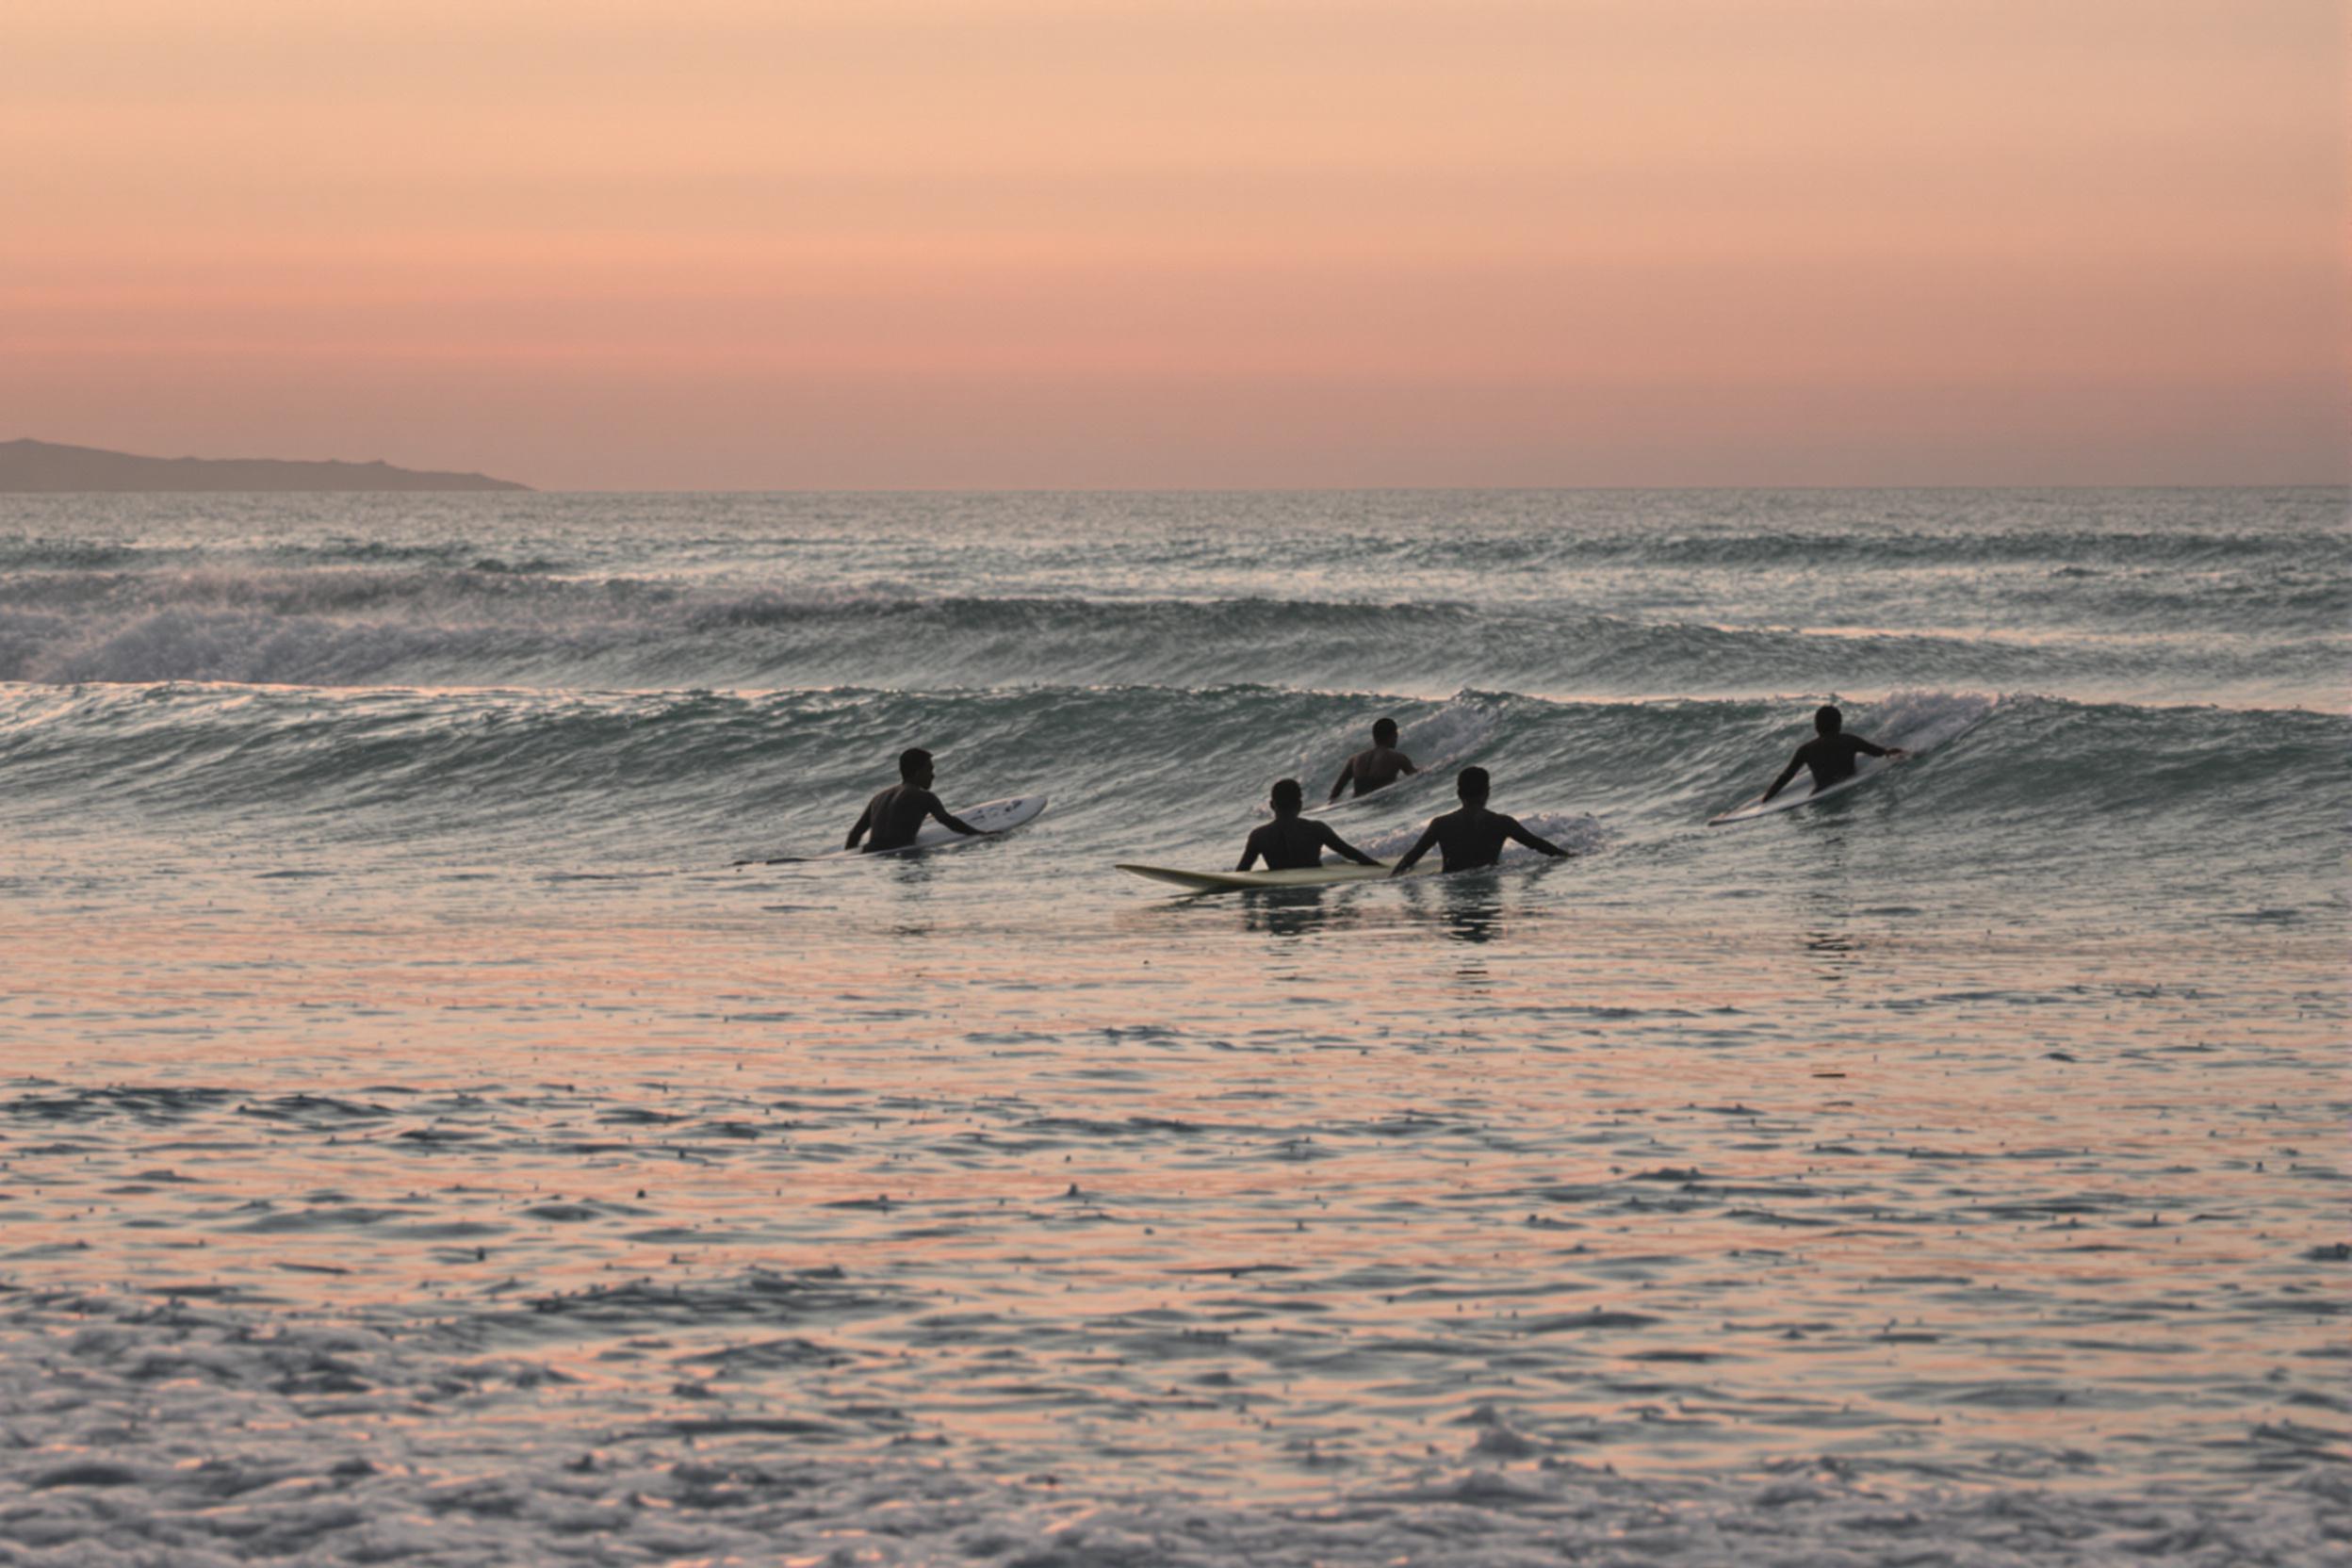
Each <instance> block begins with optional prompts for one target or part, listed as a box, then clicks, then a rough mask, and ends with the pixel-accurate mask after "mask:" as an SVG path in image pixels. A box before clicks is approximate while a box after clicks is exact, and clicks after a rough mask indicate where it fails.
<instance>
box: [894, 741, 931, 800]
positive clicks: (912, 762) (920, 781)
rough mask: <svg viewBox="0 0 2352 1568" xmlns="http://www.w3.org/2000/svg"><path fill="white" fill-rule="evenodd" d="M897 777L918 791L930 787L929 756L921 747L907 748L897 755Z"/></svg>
mask: <svg viewBox="0 0 2352 1568" xmlns="http://www.w3.org/2000/svg"><path fill="white" fill-rule="evenodd" d="M898 776H899V777H901V778H903V779H905V780H906V781H907V783H909V784H912V785H913V786H915V788H917V789H919V790H927V789H929V788H930V787H931V754H930V753H929V752H927V751H925V750H923V748H922V747H921V746H908V747H907V749H906V750H905V751H902V752H900V753H899V754H898Z"/></svg>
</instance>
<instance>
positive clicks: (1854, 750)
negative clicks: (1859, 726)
mask: <svg viewBox="0 0 2352 1568" xmlns="http://www.w3.org/2000/svg"><path fill="white" fill-rule="evenodd" d="M1910 755H1911V754H1910V753H1909V752H1907V751H1905V750H1903V748H1902V747H1901V746H1882V745H1879V744H1876V743H1873V742H1870V741H1866V740H1864V739H1863V738H1862V737H1861V736H1859V735H1849V734H1847V733H1846V716H1845V715H1844V714H1843V713H1840V712H1839V711H1838V708H1837V705H1836V704H1834V703H1823V704H1822V705H1821V707H1820V708H1818V709H1816V710H1815V711H1814V713H1813V738H1812V739H1811V740H1809V741H1807V742H1805V744H1803V745H1801V746H1799V747H1798V748H1797V754H1796V755H1795V756H1794V757H1791V758H1790V759H1789V765H1788V766H1787V767H1785V768H1783V769H1781V770H1780V776H1779V777H1778V778H1775V779H1773V780H1772V788H1771V789H1769V790H1767V791H1765V792H1764V794H1763V796H1762V799H1760V800H1758V801H1757V803H1756V804H1758V805H1759V806H1760V805H1762V804H1763V802H1764V801H1766V800H1770V799H1772V797H1773V796H1774V795H1776V794H1778V793H1780V792H1781V791H1782V790H1784V789H1786V788H1787V787H1788V785H1789V780H1790V779H1792V778H1794V777H1796V776H1797V770H1798V769H1799V768H1811V769H1812V770H1813V792H1814V793H1816V794H1819V793H1820V792H1821V791H1823V790H1826V789H1828V788H1829V787H1830V786H1831V785H1832V784H1842V783H1844V782H1845V781H1846V780H1847V779H1849V778H1852V777H1853V776H1854V768H1855V766H1856V764H1855V762H1854V758H1855V757H1857V756H1860V757H1890V758H1892V759H1894V760H1896V761H1898V762H1900V761H1902V760H1903V759H1904V758H1906V757H1908V756H1910Z"/></svg>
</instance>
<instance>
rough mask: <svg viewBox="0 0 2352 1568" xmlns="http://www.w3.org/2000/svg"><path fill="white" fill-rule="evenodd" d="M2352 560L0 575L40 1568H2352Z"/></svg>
mask: <svg viewBox="0 0 2352 1568" xmlns="http://www.w3.org/2000/svg"><path fill="white" fill-rule="evenodd" d="M2346 500H2347V498H2346V495H2345V494H2344V492H2343V491H2333V490H2310V489H2281V490H2252V489H2247V490H2228V491H2186V490H2154V491H2084V490H2070V491H2048V492H2027V491H1941V492H1936V491H1896V492H1858V491H1839V492H1814V493H1799V492H1772V493H1763V492H1738V491H1708V492H1632V491H1613V492H1551V493H1539V492H1511V493H1478V492H1463V493H1443V492H1415V493H1379V494H1335V493H1326V494H1284V495H1253V494H1235V495H1211V494H1197V495H1132V496H1121V495H1021V496H1011V495H1004V496H997V495H991V496H953V495H906V496H879V495H857V496H667V497H629V496H562V495H524V496H504V495H497V496H464V497H454V496H453V497H397V496H376V497H370V496H352V497H336V496H279V497H260V496H255V497H242V496H203V497H195V496H189V497H97V496H81V497H74V496H67V497H42V498H0V1563H40V1564H52V1563H58V1564H62V1563H120V1564H172V1565H183V1564H185V1565H196V1568H203V1565H210V1564H229V1563H239V1564H241V1563H253V1562H269V1563H291V1562H302V1563H341V1562H351V1563H362V1562H365V1563H392V1562H398V1563H411V1564H484V1565H488V1564H515V1563H536V1562H597V1563H607V1562H612V1563H635V1562H643V1563H726V1562H745V1563H753V1562H762V1563H763V1562H778V1561H785V1562H795V1563H809V1564H864V1563H901V1562H939V1561H947V1562H957V1563H971V1564H986V1565H1000V1564H1001V1565H1005V1568H1088V1565H1100V1568H1113V1565H1118V1568H1139V1565H1145V1564H1155V1563H1184V1564H1194V1563H1197V1564H1227V1563H1237V1562H1251V1563H1268V1564H1301V1565H1303V1564H1308V1563H1332V1564H1341V1563H1347V1564H1353V1563H1364V1564H1372V1563H1380V1564H1406V1563H1430V1564H1520V1563H1533V1562H1560V1561H1569V1562H1576V1563H1583V1564H1619V1563H1622V1564H1645V1565H1674V1564H1686V1563H1731V1562H1739V1563H1789V1564H1798V1563H1802V1564H1808V1565H1809V1564H1856V1565H1859V1564H1889V1563H1903V1564H1946V1563H1949V1564H1995V1563H2004V1564H2005V1563H2034V1564H2050V1563H2083V1564H2093V1563H2097V1564H2105V1563H2116V1564H2122V1563H2131V1564H2155V1565H2173V1564H2199V1565H2205V1564H2210V1565H2213V1568H2224V1565H2229V1568H2236V1565H2245V1564H2262V1563H2280V1564H2320V1563H2323V1562H2341V1561H2343V1560H2344V1555H2345V1553H2346V1552H2347V1550H2348V1549H2352V1471H2348V1470H2347V1431H2348V1430H2352V1378H2348V1377H2347V1374H2352V1292H2348V1291H2347V1284H2352V1230H2348V1228H2347V1206H2346V1200H2347V1197H2352V1188H2347V1185H2346V1180H2347V1171H2348V1162H2347V1149H2346V1144H2345V1137H2344V1135H2345V1119H2346V1112H2347V1108H2348V1105H2352V1087H2347V1083H2346V1074H2345V1055H2344V1043H2345V1021H2346V1016H2345V1015H2346V1006H2345V1003H2346V995H2345V986H2344V979H2345V968H2344V962H2345V937H2346V926H2347V918H2346V917H2347V909H2346V897H2345V884H2344V826H2345V824H2346V820H2347V815H2348V813H2352V788H2348V787H2347V784H2348V780H2347V774H2346V769H2345V760H2346V746H2347V743H2352V721H2348V720H2347V718H2346V714H2345V695H2346V674H2347V671H2348V670H2352V662H2348V660H2352V553H2348V552H2347V550H2346V544H2347V529H2346V526H2345V515H2346ZM1832 698H1834V699H1836V700H1838V701H1839V702H1840V703H1842V704H1843V705H1844V707H1845V710H1846V713H1847V715H1848V724H1849V727H1850V728H1852V729H1854V730H1855V731H1858V732H1859V733H1861V734H1863V735H1866V736H1869V737H1870V738H1872V739H1874V740H1877V741H1880V742H1882V743H1891V744H1901V745H1908V746H1910V747H1912V748H1913V749H1914V750H1915V751H1917V752H1918V753H1919V755H1918V756H1917V757H1915V759H1914V760H1912V761H1910V762H1908V763H1905V764H1903V765H1901V766H1899V767H1897V768H1894V769H1892V770H1890V771H1889V772H1888V773H1887V775H1886V776H1884V777H1882V778H1879V779H1876V780H1873V781H1872V782H1870V783H1868V784H1865V785H1863V786H1862V787H1860V788H1858V789H1855V790H1854V791H1852V792H1846V793H1844V794H1842V795H1840V796H1839V797H1838V799H1836V800H1834V801H1824V802H1821V803H1819V804H1817V805H1813V806H1809V807H1805V808H1803V809H1796V810H1793V811H1789V812H1786V813H1782V814H1779V815H1776V816H1773V817H1771V818H1768V819H1765V820H1762V821H1758V822H1755V823H1751V824H1745V825H1737V826H1732V827H1725V828H1719V829H1710V828H1709V827H1707V825H1706V823H1707V818H1708V817H1709V816H1711V815H1713V814H1714V813H1716V812H1718V811H1721V810H1723V809H1726V808H1728V807H1731V806H1734V805H1736V804H1738V803H1740V801H1742V800H1744V799H1746V798H1748V797H1750V796H1752V795H1754V794H1755V793H1756V792H1757V791H1758V790H1759V789H1761V787H1762V786H1763V785H1764V784H1765V783H1766V782H1768V781H1769V779H1770V778H1771V776H1772V775H1773V773H1775V772H1776V771H1777V770H1778V768H1779V767H1780V765H1781V764H1782V763H1783V761H1785V760H1786V759H1787V758H1788V756H1789V752H1790V750H1791V749H1792V748H1793V747H1794V746H1795V745H1796V744H1797V743H1799V742H1800V741H1802V740H1803V739H1804V738H1805V736H1806V734H1807V733H1808V732H1809V722H1810V715H1811V712H1812V711H1813V709H1814V707H1815V706H1816V705H1817V704H1819V703H1821V702H1822V701H1824V700H1829V699H1832ZM1384 714H1385V715H1393V716H1394V717H1395V718H1396V719H1397V722H1398V723H1399V725H1400V726H1401V727H1402V728H1403V736H1404V739H1403V743H1404V746H1405V749H1406V750H1407V751H1408V752H1409V753H1411V754H1412V755H1413V757H1414V758H1416V759H1417V760H1420V761H1421V762H1422V763H1423V764H1424V765H1425V768H1426V772H1425V773H1424V774H1423V775H1422V776H1417V777H1415V778H1413V779H1410V780H1407V781H1405V782H1404V783H1401V784H1399V785H1398V786H1397V787H1396V788H1394V789H1393V790H1391V791H1388V792H1382V793H1380V794H1379V795H1376V796H1374V797H1372V798H1370V799H1367V800H1365V801H1364V802H1361V803H1357V804H1352V805H1348V806H1346V807H1343V808H1342V809H1339V810H1338V811H1336V812H1335V813H1334V814H1333V815H1332V816H1331V819H1330V820H1331V822H1332V823H1333V825H1335V826H1337V827H1338V828H1339V829H1340V831H1341V832H1342V833H1344V834H1346V835H1347V836H1348V837H1349V838H1350V839H1351V840H1353V841H1356V842H1357V843H1359V844H1361V845H1362V846H1364V848H1366V849H1367V850H1371V851H1374V852H1391V853H1393V852H1395V851H1396V850H1397V849H1399V848H1401V847H1402V846H1403V845H1404V844H1406V843H1407V842H1409V841H1410V840H1411V838H1412V836H1413V834H1414V833H1415V832H1416V831H1417V829H1418V826H1419V825H1420V824H1421V823H1423V822H1424V821H1426V819H1427V818H1428V817H1429V816H1430V815H1431V814H1432V813H1434V812H1436V811H1438V810H1441V809H1445V808H1446V805H1447V804H1448V802H1449V797H1450V792H1451V778H1452V775H1453V773H1454V772H1455V770H1456V769H1458V768H1459V767H1461V766H1463V765H1466V764H1468V763H1473V762H1475V763H1478V764H1479V765H1481V766H1484V767H1486V768H1488V769H1489V770H1490V771H1491V772H1492V773H1493V775H1494V778H1495V805H1496V807H1497V808H1499V809H1503V810H1506V811H1511V812H1514V813H1517V814H1519V815H1520V816H1522V817H1523V818H1524V819H1525V820H1526V821H1527V822H1528V823H1529V824H1530V825H1533V826H1535V827H1536V828H1537V830H1538V831H1540V832H1543V833H1544V834H1546V835H1547V836H1550V837H1553V838H1556V839H1557V840H1559V841H1560V842H1561V843H1563V844H1566V845H1569V846H1571V847H1573V848H1575V849H1576V850H1577V851H1578V852H1579V853H1578V854H1577V855H1576V857H1574V858H1570V859H1567V860H1563V861H1558V862H1545V863H1537V864H1528V863H1526V862H1525V861H1523V860H1520V859H1518V858H1513V859H1511V860H1508V861H1507V862H1506V864H1505V865H1504V866H1503V867H1502V868H1500V869H1499V870H1495V871H1490V872H1483V873H1474V874H1464V875H1459V876H1453V877H1436V878H1429V879H1424V880H1418V881H1413V882H1410V883H1398V884H1380V883H1374V884H1361V885H1355V886H1349V887H1345V888H1337V889H1331V890H1323V891H1312V890H1310V891H1303V892H1296V891H1295V892H1287V893H1282V894H1250V895H1239V896H1227V897H1209V898H1190V899H1187V898H1184V897H1177V896H1170V895H1171V893H1172V890H1170V889H1168V888H1166V887H1163V886H1159V885H1155V884H1150V883H1146V882H1143V881H1141V880H1138V879H1135V878H1133V877H1130V876H1126V875H1124V874H1119V873H1118V872H1116V871H1115V870H1113V869H1112V868H1113V863H1114V862H1116V861H1121V860H1146V861H1152V862H1157V863H1162V864H1168V865H1177V866H1189V867H1201V868H1212V869H1214V868H1222V867H1226V866H1230V865H1231V864H1232V862H1233V858H1235V856H1236V854H1237V852H1238V850H1239V846H1240V841H1241V840H1242V838H1243V836H1244V835H1245V834H1246V833H1247V832H1248V831H1249V829H1250V827H1252V826H1253V825H1256V824H1257V823H1258V822H1260V821H1262V820H1264V817H1263V812H1264V808H1263V807H1262V805H1261V803H1262V802H1263V801H1264V799H1265V797H1266V790H1267V787H1268V786H1269V785H1270V784H1271V783H1272V781H1273V780H1274V779H1276V778H1278V777H1281V776H1297V777H1299V778H1300V779H1301V780H1302V781H1303V782H1304V783H1305V785H1306V788H1307V790H1308V792H1309V794H1310V796H1311V797H1313V798H1318V799H1319V798H1320V797H1321V796H1322V794H1323V793H1324V792H1326V791H1327V790H1328V788H1329V786H1330V782H1331V777H1332V776H1334V775H1335V774H1336V773H1337V772H1338V769H1339V767H1340V764H1341V763H1342V761H1343V760H1345V758H1346V757H1347V755H1348V753H1349V752H1350V751H1351V750H1353V749H1355V748H1357V747H1358V746H1361V745H1363V744H1364V743H1365V742H1366V740H1367V731H1368V729H1369V727H1370V726H1371V723H1372V721H1373V720H1374V719H1376V718H1378V717H1380V716H1382V715H1384ZM915 744H921V745H925V746H928V747H930V748H931V749H932V750H933V751H934V752H935V753H936V754H937V756H938V759H939V789H940V792H941V793H942V794H943V795H944V796H945V797H946V799H947V801H948V803H949V804H950V806H957V805H972V804H976V803H978V802H981V801H985V800H988V799H991V798H994V797H999V796H1005V795H1012V794H1020V793H1030V792H1043V793H1045V794H1047V795H1049V796H1050V797H1051V799H1052V805H1051V807H1050V809H1048V811H1047V812H1046V814H1045V815H1044V816H1043V817H1042V818H1041V819H1040V820H1038V821H1037V823H1036V824H1034V825H1031V826H1029V827H1027V828H1024V829H1021V830H1020V831H1018V832H1015V833H1013V834H1009V835H1006V836H1005V837H1003V838H999V839H992V840H988V841H982V842H978V843H974V844H969V845H963V846H958V847H955V848H950V849H946V850H941V851H938V852H934V853H928V854H923V855H916V856H907V857H895V858H885V859H880V860H876V859H871V858H846V859H836V860H830V861H818V862H815V863H804V864H792V865H780V866H757V865H755V866H744V867H739V866H737V865H735V864H734V862H735V861H737V860H740V859H759V858H769V857H775V856H783V855H809V854H818V853H822V852H824V851H825V850H828V849H831V848H834V847H837V846H838V845H839V843H840V841H841V835H842V834H843V833H844V831H845V830H846V829H847V827H848V825H849V824H850V822H851V821H852V820H853V819H854V818H855V817H856V816H857V814H858V809H859V808H860V806H861V805H862V803H863V802H864V800H865V798H866V797H867V795H868V794H870V793H871V792H873V791H874V790H875V789H878V788H880V787H881V786H882V785H884V784H886V783H888V782H890V779H891V777H892V771H893V759H894V758H895V756H896V754H897V753H898V751H899V750H900V749H901V748H902V747H905V746H908V745H915ZM1800 787H1802V786H1800Z"/></svg>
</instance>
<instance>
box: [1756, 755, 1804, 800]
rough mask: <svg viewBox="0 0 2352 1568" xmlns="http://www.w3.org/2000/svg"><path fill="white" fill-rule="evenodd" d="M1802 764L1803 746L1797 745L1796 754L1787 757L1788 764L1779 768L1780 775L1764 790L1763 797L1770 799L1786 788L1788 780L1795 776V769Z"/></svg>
mask: <svg viewBox="0 0 2352 1568" xmlns="http://www.w3.org/2000/svg"><path fill="white" fill-rule="evenodd" d="M1803 766H1805V748H1804V747H1803V746H1799V747H1798V748H1797V754H1796V755H1795V756H1794V757H1791V758H1790V759H1789V765H1788V766H1787V767H1785V768H1783V769H1781V770H1780V776H1779V777H1778V778H1775V779H1773V780H1772V788H1771V789H1769V790H1767V791H1765V792H1764V799H1765V800H1770V799H1772V797H1773V796H1774V795H1776V794H1778V793H1780V792H1781V791H1783V790H1785V789H1787V788H1788V787H1789V780H1790V779H1792V778H1794V777H1796V776H1797V770H1798V769H1799V768H1801V767H1803Z"/></svg>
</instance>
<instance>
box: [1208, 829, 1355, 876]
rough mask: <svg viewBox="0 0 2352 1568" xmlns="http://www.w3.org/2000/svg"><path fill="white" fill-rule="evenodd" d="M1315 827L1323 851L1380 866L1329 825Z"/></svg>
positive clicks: (1246, 868)
mask: <svg viewBox="0 0 2352 1568" xmlns="http://www.w3.org/2000/svg"><path fill="white" fill-rule="evenodd" d="M1316 826H1317V827H1319V828H1321V829H1322V830H1323V847H1324V848H1325V849H1330V850H1336V851H1337V852H1338V853H1340V854H1342V855H1345V856H1346V857H1348V858H1349V859H1350V860H1353V861H1354V862H1355V863H1356V864H1358V865H1360V866H1377V865H1379V864H1380V862H1379V861H1378V860H1375V859H1374V858H1372V857H1370V856H1369V855H1366V854H1365V853H1364V851H1362V850H1360V849H1358V848H1357V847H1356V846H1355V845H1353V844H1351V843H1349V842H1348V841H1347V840H1345V839H1343V838H1341V837H1340V836H1339V835H1338V834H1337V833H1336V832H1334V831H1332V829H1331V824H1330V823H1327V822H1326V823H1317V824H1316ZM1242 869H1243V870H1244V871H1247V870H1249V869H1250V868H1249V867H1247V866H1244V867H1243V868H1242Z"/></svg>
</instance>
